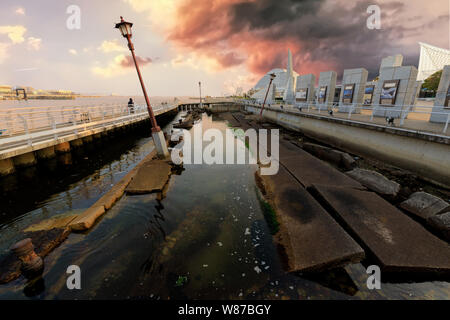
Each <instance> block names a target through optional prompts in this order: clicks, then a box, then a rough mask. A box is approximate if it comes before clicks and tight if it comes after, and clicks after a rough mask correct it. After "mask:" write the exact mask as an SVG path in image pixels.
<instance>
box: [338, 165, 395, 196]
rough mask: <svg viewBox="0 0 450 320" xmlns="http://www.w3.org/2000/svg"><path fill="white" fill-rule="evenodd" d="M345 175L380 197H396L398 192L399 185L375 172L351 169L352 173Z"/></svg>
mask: <svg viewBox="0 0 450 320" xmlns="http://www.w3.org/2000/svg"><path fill="white" fill-rule="evenodd" d="M347 174H348V175H349V176H350V177H352V178H353V179H355V180H356V181H358V182H360V183H361V184H362V185H364V186H365V187H366V188H368V189H370V190H372V191H375V192H376V193H379V194H381V195H386V196H392V197H396V196H397V194H398V192H399V191H400V185H399V184H398V183H397V182H395V181H392V180H389V179H387V178H386V177H385V176H383V175H382V174H380V173H378V172H375V171H371V170H364V169H353V170H352V171H350V172H347Z"/></svg>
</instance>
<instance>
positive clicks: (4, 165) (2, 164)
mask: <svg viewBox="0 0 450 320" xmlns="http://www.w3.org/2000/svg"><path fill="white" fill-rule="evenodd" d="M14 171H15V168H14V163H13V161H12V159H11V158H10V159H3V160H0V176H6V175H8V174H11V173H14Z"/></svg>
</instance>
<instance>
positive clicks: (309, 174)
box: [280, 140, 365, 189]
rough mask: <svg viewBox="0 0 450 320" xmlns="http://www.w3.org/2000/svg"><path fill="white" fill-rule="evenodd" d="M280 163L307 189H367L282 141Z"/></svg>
mask: <svg viewBox="0 0 450 320" xmlns="http://www.w3.org/2000/svg"><path fill="white" fill-rule="evenodd" d="M280 162H281V163H282V164H283V165H284V166H285V167H286V168H287V169H288V170H289V171H290V172H291V173H292V174H293V175H294V176H295V177H296V178H297V179H298V181H300V183H301V184H302V185H303V186H304V187H305V188H309V187H311V186H312V185H313V184H324V185H331V186H345V187H349V188H356V189H365V188H364V187H363V186H362V185H361V184H360V183H358V182H357V181H355V180H353V179H351V178H350V177H348V176H347V175H345V174H344V173H342V172H340V171H338V170H337V169H335V168H333V167H332V166H330V165H329V164H327V163H325V162H323V161H321V160H319V159H317V158H316V157H314V156H312V155H310V154H309V153H308V152H306V151H304V150H302V149H300V148H299V147H297V146H295V145H293V144H292V143H290V142H286V141H281V140H280Z"/></svg>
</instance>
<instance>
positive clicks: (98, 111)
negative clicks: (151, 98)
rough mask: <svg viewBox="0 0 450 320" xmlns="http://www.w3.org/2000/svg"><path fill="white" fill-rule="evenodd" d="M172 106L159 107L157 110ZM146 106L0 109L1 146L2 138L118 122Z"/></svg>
mask: <svg viewBox="0 0 450 320" xmlns="http://www.w3.org/2000/svg"><path fill="white" fill-rule="evenodd" d="M167 107H171V106H166V105H164V106H156V107H155V108H154V110H159V109H161V108H167ZM146 113H147V108H146V107H145V106H139V105H135V106H134V108H129V107H128V106H127V105H95V106H82V107H78V106H73V107H61V106H54V107H29V108H7V109H0V143H1V141H2V139H3V138H7V137H12V136H18V135H24V134H31V133H35V132H40V131H45V130H55V129H59V128H67V127H75V126H79V125H82V124H83V125H86V126H87V125H88V124H89V123H94V122H98V121H104V120H109V122H111V120H114V119H119V118H122V117H124V116H141V115H144V114H146Z"/></svg>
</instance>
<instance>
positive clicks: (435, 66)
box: [417, 42, 450, 81]
mask: <svg viewBox="0 0 450 320" xmlns="http://www.w3.org/2000/svg"><path fill="white" fill-rule="evenodd" d="M419 45H420V58H419V72H418V73H417V81H423V80H425V79H426V78H428V77H429V76H431V75H432V74H433V73H435V72H436V71H439V70H442V69H443V68H444V66H445V65H450V50H447V49H442V48H438V47H435V46H432V45H429V44H426V43H423V42H419Z"/></svg>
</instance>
